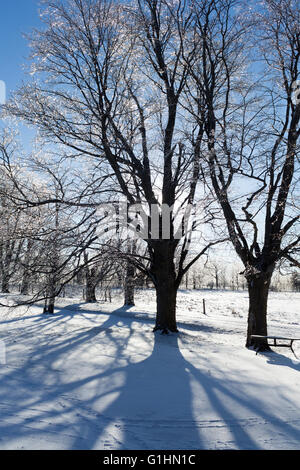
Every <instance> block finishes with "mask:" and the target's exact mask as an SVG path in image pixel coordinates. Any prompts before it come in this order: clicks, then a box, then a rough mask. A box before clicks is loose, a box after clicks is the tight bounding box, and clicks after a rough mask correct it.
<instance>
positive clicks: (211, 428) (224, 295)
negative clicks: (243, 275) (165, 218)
mask: <svg viewBox="0 0 300 470" xmlns="http://www.w3.org/2000/svg"><path fill="white" fill-rule="evenodd" d="M203 298H204V299H205V301H206V311H207V315H206V316H205V315H203V313H202V299H203ZM2 300H3V299H2ZM121 305H122V297H121V296H119V297H115V298H113V302H112V303H104V302H102V303H101V302H98V303H97V304H86V303H83V301H82V300H80V299H74V298H73V299H62V298H60V299H58V302H57V308H56V313H55V315H52V316H51V315H43V314H42V305H38V304H37V305H34V306H30V307H18V308H17V309H9V308H4V307H2V308H1V309H0V340H1V344H2V345H3V344H5V349H6V363H5V364H3V363H2V364H1V363H0V449H65V450H73V449H101V450H102V449H104V450H138V449H142V450H161V449H162V450H170V449H174V450H178V449H184V450H187V449H189V450H190V449H192V450H194V449H195V450H201V449H217V450H223V449H242V450H246V449H251V450H254V449H265V450H269V449H277V450H288V449H300V360H298V359H296V358H295V356H293V353H292V351H291V350H290V349H289V348H278V349H276V350H275V349H274V351H275V352H273V353H263V354H257V355H256V354H255V351H252V350H248V349H246V348H245V337H246V329H247V308H248V295H247V292H226V291H224V292H223V291H188V290H187V291H184V290H181V291H180V292H179V294H178V326H179V329H180V332H179V333H174V334H170V335H161V334H160V333H155V334H154V333H153V331H152V329H153V326H154V320H155V293H154V291H153V290H151V289H149V290H141V291H138V292H137V294H136V306H135V307H132V308H130V309H128V308H127V309H126V308H124V307H122V306H121ZM299 314H300V293H287V292H285V293H274V292H272V293H271V294H270V298H269V315H268V324H269V334H270V335H281V336H291V337H298V338H300V324H299V316H300V315H299ZM295 352H296V354H297V353H298V354H297V356H298V357H299V359H300V341H299V342H295ZM2 362H3V361H2Z"/></svg>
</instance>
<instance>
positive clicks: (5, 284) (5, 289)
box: [1, 276, 9, 294]
mask: <svg viewBox="0 0 300 470" xmlns="http://www.w3.org/2000/svg"><path fill="white" fill-rule="evenodd" d="M1 292H3V294H9V280H8V279H7V278H6V277H5V276H4V277H3V279H2V285H1Z"/></svg>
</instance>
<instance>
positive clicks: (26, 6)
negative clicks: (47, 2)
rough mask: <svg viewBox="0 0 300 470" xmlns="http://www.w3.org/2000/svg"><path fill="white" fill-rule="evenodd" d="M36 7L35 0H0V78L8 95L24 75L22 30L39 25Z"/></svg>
mask: <svg viewBox="0 0 300 470" xmlns="http://www.w3.org/2000/svg"><path fill="white" fill-rule="evenodd" d="M38 9H39V0H0V80H3V81H4V82H5V83H6V87H7V95H8V97H9V94H10V92H11V91H13V90H14V89H15V88H16V87H17V86H18V85H20V84H21V81H22V79H23V78H24V72H23V69H22V64H24V63H25V62H26V57H27V56H28V54H29V47H28V41H27V40H26V39H25V38H24V37H23V36H22V33H28V32H30V31H31V29H32V28H34V27H37V26H39V25H40V21H39V16H38Z"/></svg>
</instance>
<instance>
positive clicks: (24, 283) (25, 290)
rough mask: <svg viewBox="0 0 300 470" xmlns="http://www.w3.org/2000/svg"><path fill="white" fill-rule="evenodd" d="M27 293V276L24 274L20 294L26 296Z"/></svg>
mask: <svg viewBox="0 0 300 470" xmlns="http://www.w3.org/2000/svg"><path fill="white" fill-rule="evenodd" d="M28 293H29V275H28V273H27V272H24V274H23V279H22V284H21V289H20V294H22V295H27V294H28Z"/></svg>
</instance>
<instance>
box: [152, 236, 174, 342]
mask: <svg viewBox="0 0 300 470" xmlns="http://www.w3.org/2000/svg"><path fill="white" fill-rule="evenodd" d="M151 271H152V273H153V275H154V276H153V280H154V285H155V289H156V305H157V312H156V324H155V328H154V330H161V331H162V332H163V333H168V332H169V331H172V332H176V331H178V330H177V324H176V297H177V289H178V284H177V282H176V273H175V265H174V244H173V243H172V241H166V242H162V241H161V242H158V244H156V246H155V247H154V250H153V264H152V269H151Z"/></svg>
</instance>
